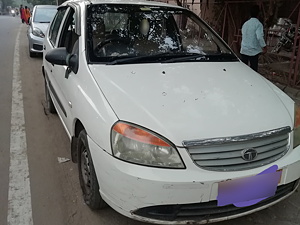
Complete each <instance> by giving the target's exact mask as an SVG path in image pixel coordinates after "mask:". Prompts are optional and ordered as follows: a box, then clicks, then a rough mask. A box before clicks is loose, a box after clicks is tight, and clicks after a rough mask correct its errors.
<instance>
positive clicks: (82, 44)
mask: <svg viewBox="0 0 300 225" xmlns="http://www.w3.org/2000/svg"><path fill="white" fill-rule="evenodd" d="M44 49H45V50H44V54H43V55H44V56H43V74H44V77H45V85H46V86H45V87H46V88H45V89H46V100H47V105H48V109H49V111H50V112H55V111H56V112H57V113H58V116H59V117H60V119H61V121H62V123H63V125H64V127H65V129H66V132H67V133H68V135H69V137H70V140H71V155H72V160H73V161H74V162H77V163H78V169H79V177H80V184H81V187H82V191H83V197H84V200H85V202H86V204H87V205H88V206H89V207H90V208H91V209H100V208H103V207H105V206H106V204H108V205H109V206H111V207H112V208H113V209H115V210H116V211H118V212H119V213H121V214H123V215H125V216H127V217H130V218H133V219H136V220H141V221H147V222H151V223H160V224H174V223H176V224H201V223H207V222H216V221H221V220H227V219H232V218H236V217H239V216H243V215H246V214H249V213H253V212H255V211H258V210H261V209H264V208H266V207H268V206H271V205H273V204H275V203H277V202H279V201H281V200H282V199H284V198H286V197H287V196H289V195H291V194H292V193H293V192H294V191H295V190H296V189H297V187H298V185H299V178H300V146H299V144H300V143H299V137H300V135H299V130H300V128H299V126H300V124H299V123H298V124H296V123H295V105H294V102H293V101H292V100H291V99H290V98H289V97H288V96H287V95H286V94H284V93H283V92H282V91H281V90H280V89H278V88H277V87H276V86H274V85H273V84H272V83H271V82H269V81H268V80H266V79H265V78H263V77H262V76H261V75H259V74H258V73H256V72H254V71H253V70H251V69H250V68H249V67H248V66H246V65H245V64H243V63H242V62H241V61H240V60H239V59H238V58H237V57H236V55H235V54H234V53H233V52H232V51H231V50H230V48H229V47H228V46H227V45H226V44H225V42H224V41H223V40H221V39H220V37H219V36H218V35H217V34H216V33H215V32H214V31H213V30H212V29H211V28H210V27H209V26H208V25H207V24H206V23H205V22H204V21H202V20H201V19H200V18H199V17H197V15H195V14H194V13H192V12H191V11H189V10H187V9H184V8H181V7H178V6H172V5H168V4H164V3H158V2H153V1H140V0H137V1H135V0H124V1H123V0H122V1H112V0H89V1H82V0H80V1H67V2H65V3H63V4H62V5H61V6H60V7H59V8H58V12H57V14H56V15H55V17H54V19H53V21H52V23H51V25H50V27H49V30H48V32H47V34H46V37H45V40H44ZM297 132H298V133H297ZM296 136H297V138H298V140H297V141H296V138H295V137H296Z"/></svg>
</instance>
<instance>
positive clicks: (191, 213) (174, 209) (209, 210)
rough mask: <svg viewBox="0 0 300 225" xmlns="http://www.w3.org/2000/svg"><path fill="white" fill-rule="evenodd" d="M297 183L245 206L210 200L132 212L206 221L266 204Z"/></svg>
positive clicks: (288, 192) (151, 207)
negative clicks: (219, 203) (219, 204)
mask: <svg viewBox="0 0 300 225" xmlns="http://www.w3.org/2000/svg"><path fill="white" fill-rule="evenodd" d="M298 184H299V180H298V181H294V182H291V183H289V184H285V185H281V186H278V187H277V191H276V193H275V195H274V196H272V197H270V198H267V199H265V200H263V201H261V202H259V203H257V204H255V205H251V206H247V207H235V206H234V205H226V206H221V207H220V206H217V201H210V202H204V203H194V204H182V205H160V206H150V207H145V208H141V209H138V210H137V211H135V212H133V213H134V214H136V215H139V216H142V217H146V218H151V219H157V220H163V221H178V222H179V221H183V220H184V221H203V220H207V221H208V220H211V219H218V218H222V217H229V216H233V215H238V214H242V213H245V212H248V211H251V210H254V209H256V208H260V207H263V206H265V205H268V204H270V203H272V202H274V201H276V200H278V199H280V198H283V197H284V196H286V195H288V194H290V193H291V192H293V191H294V190H295V189H296V188H297V186H298Z"/></svg>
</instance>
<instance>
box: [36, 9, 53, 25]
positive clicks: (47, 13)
mask: <svg viewBox="0 0 300 225" xmlns="http://www.w3.org/2000/svg"><path fill="white" fill-rule="evenodd" d="M56 12H57V9H56V8H37V9H36V10H35V14H34V16H33V22H35V23H50V22H51V20H52V19H53V17H54V15H55V13H56Z"/></svg>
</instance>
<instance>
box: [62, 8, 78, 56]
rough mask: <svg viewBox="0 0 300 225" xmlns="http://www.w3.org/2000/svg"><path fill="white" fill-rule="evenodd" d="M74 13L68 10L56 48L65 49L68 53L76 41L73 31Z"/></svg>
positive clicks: (72, 10)
mask: <svg viewBox="0 0 300 225" xmlns="http://www.w3.org/2000/svg"><path fill="white" fill-rule="evenodd" d="M75 19H76V18H75V11H74V9H73V8H70V10H69V11H68V14H67V16H66V19H65V20H64V24H63V26H62V31H61V33H60V37H59V43H58V47H66V49H67V51H68V52H69V53H71V52H72V50H73V46H74V43H75V42H76V41H77V40H78V35H77V34H76V31H75Z"/></svg>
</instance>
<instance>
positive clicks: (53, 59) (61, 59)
mask: <svg viewBox="0 0 300 225" xmlns="http://www.w3.org/2000/svg"><path fill="white" fill-rule="evenodd" d="M45 59H46V60H47V61H48V62H50V63H52V64H55V65H62V66H68V69H67V71H66V74H65V77H66V78H68V77H69V73H70V72H71V71H73V72H74V73H75V74H76V73H77V72H78V64H79V60H78V54H76V53H75V54H69V53H68V51H67V49H66V48H65V47H61V48H56V49H52V50H50V51H49V52H48V53H47V54H46V56H45Z"/></svg>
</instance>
